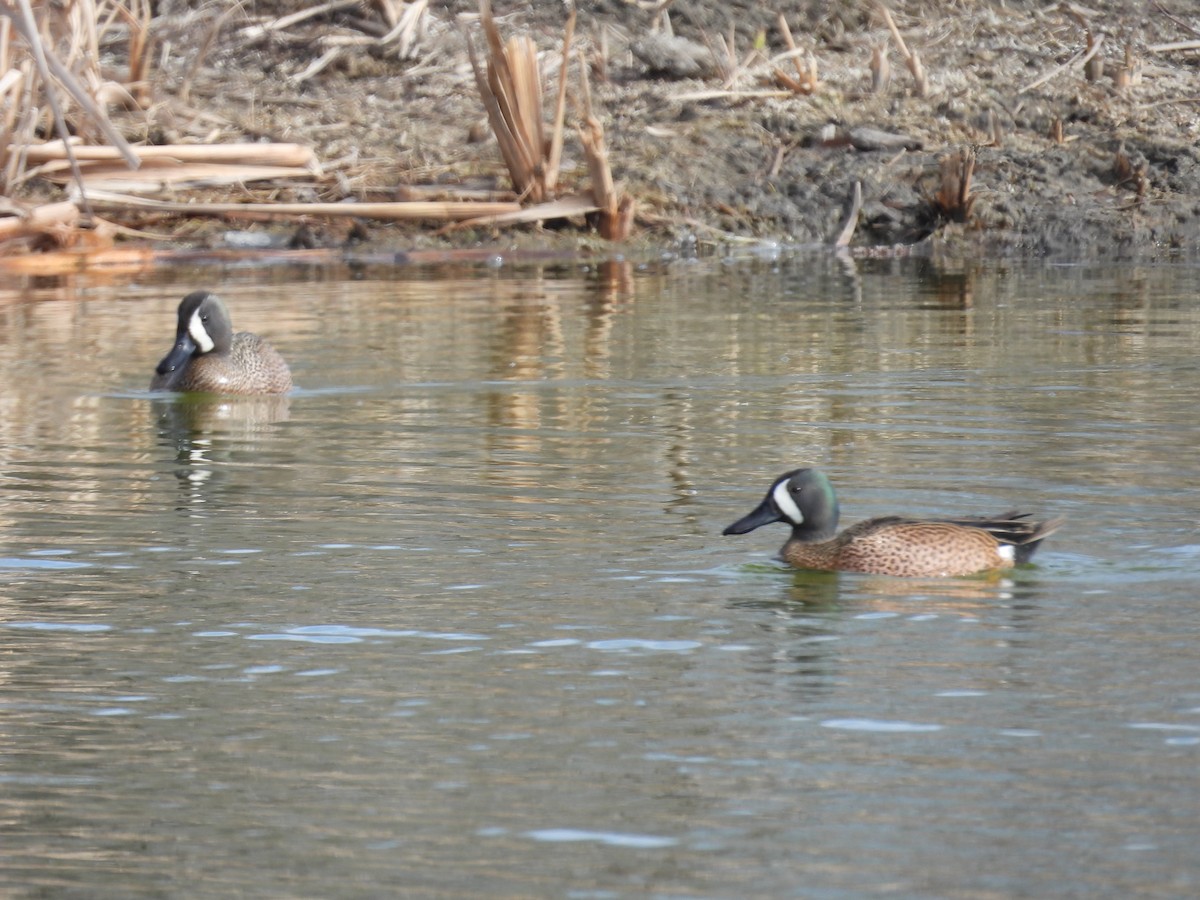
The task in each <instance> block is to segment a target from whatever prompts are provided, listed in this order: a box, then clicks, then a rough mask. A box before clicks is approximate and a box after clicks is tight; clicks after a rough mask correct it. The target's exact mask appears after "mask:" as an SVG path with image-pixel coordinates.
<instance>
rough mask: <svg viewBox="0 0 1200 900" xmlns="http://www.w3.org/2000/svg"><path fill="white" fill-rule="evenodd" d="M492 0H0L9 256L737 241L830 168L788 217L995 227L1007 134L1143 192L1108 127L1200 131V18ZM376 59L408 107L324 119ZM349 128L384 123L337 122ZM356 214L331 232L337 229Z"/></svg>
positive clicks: (1157, 8)
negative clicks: (520, 240)
mask: <svg viewBox="0 0 1200 900" xmlns="http://www.w3.org/2000/svg"><path fill="white" fill-rule="evenodd" d="M475 2H476V0H449V2H447V3H445V4H430V3H429V2H428V0H326V2H314V3H300V4H296V3H287V2H284V0H278V2H272V0H259V2H257V3H255V4H251V5H246V4H242V3H238V2H234V0H211V2H208V3H204V4H196V3H181V2H176V3H172V2H168V0H163V2H160V3H159V4H158V5H157V6H152V4H151V2H150V0H61V2H59V3H55V4H40V5H36V6H35V5H34V4H33V2H32V0H0V129H2V134H0V188H2V189H3V196H4V198H5V200H6V201H7V211H8V218H7V220H3V221H0V226H2V227H0V240H7V241H8V243H7V244H6V245H5V247H4V248H0V252H3V251H4V250H7V251H9V252H11V251H14V250H18V249H20V248H21V247H29V246H38V247H42V246H45V245H46V244H47V243H50V244H60V245H71V244H73V243H78V244H80V245H83V246H94V245H96V244H97V243H103V242H104V241H109V240H112V239H113V237H114V236H116V235H118V234H120V233H121V229H122V228H130V229H138V230H140V231H142V232H146V231H152V232H156V233H158V234H160V235H164V236H166V235H177V234H179V233H180V232H181V231H188V230H189V229H190V228H191V225H190V224H189V223H190V222H191V221H192V220H195V219H196V218H197V217H201V216H205V217H211V218H213V219H216V220H220V221H236V222H247V221H249V222H259V221H275V222H280V221H282V222H286V223H294V224H296V225H299V224H307V225H319V223H343V222H344V223H349V222H351V221H352V220H365V221H372V220H374V221H402V220H408V221H414V222H421V223H428V225H429V227H426V228H424V229H423V233H424V234H430V235H433V234H446V233H450V232H454V231H457V230H461V229H467V228H470V229H472V232H471V233H472V234H482V235H485V236H486V235H495V234H498V233H499V229H502V228H504V227H506V226H509V225H513V224H519V223H541V222H547V221H550V220H553V219H560V220H566V222H567V223H568V231H572V232H575V233H583V232H586V230H587V229H585V228H584V223H585V222H586V223H587V224H588V225H589V226H590V227H591V228H592V229H594V230H595V231H596V232H597V233H599V234H600V235H602V236H603V237H605V238H609V239H614V240H623V239H625V238H626V237H628V236H629V235H630V233H631V231H632V230H633V226H634V222H635V220H638V221H639V222H640V224H642V225H643V226H645V225H650V226H652V227H656V228H660V229H662V228H667V229H670V228H687V229H697V230H702V231H706V232H708V233H711V234H713V235H715V236H716V239H721V240H727V239H731V238H736V237H737V236H738V234H737V232H743V233H745V234H750V235H753V234H759V233H763V232H765V231H767V230H768V229H770V228H772V227H777V226H775V225H774V224H773V222H774V220H772V219H770V218H769V216H770V215H771V214H772V213H773V212H774V211H775V210H777V209H779V208H780V207H781V205H782V204H783V203H784V202H785V201H784V200H781V199H779V198H784V197H786V198H787V200H786V202H791V201H792V198H796V197H800V198H804V197H806V196H808V195H806V194H805V192H804V191H803V190H801V189H800V187H802V186H803V185H804V184H805V183H807V182H812V183H820V181H821V180H822V179H827V178H829V177H831V176H830V174H829V173H834V174H833V175H832V177H834V178H836V179H837V182H836V183H835V184H834V185H832V186H831V187H830V188H829V189H827V190H823V191H822V192H821V193H822V195H823V196H822V197H821V200H822V201H823V202H826V203H827V204H828V207H827V208H819V207H815V206H814V207H809V208H801V207H797V210H798V211H797V212H796V213H795V214H793V215H794V217H795V216H801V215H803V216H809V217H812V218H818V217H822V221H819V222H817V223H815V224H813V225H812V227H811V230H812V231H815V232H820V233H821V234H822V237H821V238H820V239H821V240H823V241H825V242H827V243H831V244H836V245H838V246H846V245H848V244H849V243H850V242H851V240H852V239H853V240H854V241H855V242H856V243H858V242H862V243H867V242H870V241H871V240H878V234H880V232H879V231H878V230H877V229H878V228H879V223H883V224H884V225H886V224H887V223H888V222H890V221H894V222H899V221H900V219H901V218H902V217H903V216H905V215H909V213H908V211H907V210H909V209H916V208H920V209H921V210H923V213H922V214H926V213H929V214H932V217H933V218H934V219H936V220H937V221H939V222H972V221H973V222H975V224H976V225H977V226H978V227H979V228H986V227H987V221H988V219H987V209H988V207H989V205H990V198H991V197H993V196H995V195H996V192H995V190H994V187H995V186H994V185H992V184H991V183H990V182H989V180H988V179H989V177H991V176H992V173H994V172H995V171H996V169H995V167H994V161H995V160H996V159H997V158H1000V156H1001V155H1002V154H1007V155H1011V154H1012V153H1013V152H1014V148H1015V152H1019V153H1025V154H1027V155H1028V156H1029V157H1030V158H1034V157H1036V155H1037V154H1038V153H1039V152H1042V151H1044V150H1047V149H1057V150H1060V151H1062V153H1063V154H1064V159H1066V156H1065V154H1068V153H1075V154H1077V155H1081V154H1084V153H1085V152H1086V153H1090V154H1091V155H1090V157H1087V158H1089V159H1092V160H1099V162H1097V163H1095V164H1090V163H1089V164H1087V165H1090V166H1091V169H1093V170H1095V171H1096V172H1097V173H1098V176H1099V177H1100V178H1101V179H1102V181H1103V184H1104V185H1106V186H1107V188H1108V189H1109V190H1113V189H1120V191H1121V193H1122V194H1123V195H1124V198H1125V200H1124V201H1121V202H1128V197H1129V193H1130V191H1133V192H1134V193H1135V194H1136V197H1137V198H1138V199H1139V200H1141V199H1142V198H1152V197H1156V191H1161V189H1162V188H1161V184H1162V179H1161V178H1160V177H1159V175H1158V173H1157V172H1156V169H1155V165H1156V163H1154V162H1148V161H1147V158H1149V159H1150V160H1156V159H1157V157H1156V156H1155V155H1154V154H1148V153H1143V152H1137V153H1135V152H1134V151H1135V149H1140V143H1139V141H1138V140H1137V139H1136V136H1134V137H1133V138H1132V139H1129V141H1128V146H1129V148H1130V149H1129V151H1128V152H1127V151H1126V150H1125V148H1124V146H1122V148H1121V149H1119V150H1116V151H1114V147H1116V145H1117V141H1116V140H1113V137H1112V136H1113V135H1115V134H1116V133H1117V129H1118V128H1124V123H1125V122H1130V123H1134V122H1136V123H1137V124H1139V125H1143V124H1144V123H1145V122H1146V121H1147V119H1148V117H1149V111H1150V110H1155V111H1157V112H1156V114H1158V115H1164V116H1165V115H1166V111H1167V110H1168V109H1171V108H1174V107H1176V106H1178V107H1181V109H1180V112H1179V113H1178V115H1177V116H1175V119H1174V120H1175V121H1176V122H1177V123H1183V126H1182V127H1183V129H1184V132H1183V133H1182V134H1181V135H1180V138H1181V139H1182V140H1185V141H1186V140H1187V138H1186V134H1188V133H1190V132H1187V131H1186V129H1187V128H1189V127H1190V128H1192V129H1193V130H1194V125H1192V126H1188V125H1187V122H1189V121H1192V120H1190V119H1189V113H1188V111H1187V109H1186V107H1187V106H1188V105H1189V104H1194V103H1195V100H1194V98H1193V97H1191V96H1190V95H1189V94H1187V93H1186V92H1183V91H1176V92H1175V94H1174V95H1172V94H1170V93H1164V92H1163V91H1162V90H1161V89H1158V86H1159V85H1163V84H1166V83H1168V81H1167V78H1168V76H1169V77H1171V78H1174V77H1176V73H1181V74H1184V75H1186V74H1188V73H1189V72H1190V71H1192V70H1194V68H1195V63H1194V61H1195V58H1196V53H1197V51H1198V50H1200V41H1197V40H1196V38H1197V37H1198V36H1200V19H1196V17H1195V16H1193V15H1190V14H1186V12H1185V13H1183V14H1178V15H1176V14H1173V13H1171V12H1169V11H1168V10H1167V9H1166V8H1165V7H1163V6H1162V5H1159V4H1155V5H1154V9H1153V10H1151V11H1149V12H1147V13H1146V14H1145V17H1144V18H1143V19H1142V20H1139V21H1141V23H1142V25H1141V26H1140V27H1142V28H1143V29H1145V30H1144V31H1139V30H1137V29H1135V28H1131V27H1128V25H1122V26H1120V27H1118V26H1117V25H1116V24H1115V20H1114V18H1113V16H1112V15H1111V10H1107V11H1106V10H1105V8H1103V4H1101V6H1102V8H1101V9H1100V10H1099V11H1097V10H1094V9H1092V8H1090V7H1088V6H1083V5H1079V4H1075V3H1071V2H1063V3H1060V4H1059V5H1058V6H1055V7H1045V8H1038V9H1030V10H1025V9H1024V8H1022V9H1021V10H1019V11H1014V10H1012V9H1010V8H1008V7H1007V6H1004V5H996V4H988V3H985V2H984V0H947V2H945V3H934V2H932V0H888V2H887V3H886V4H885V3H884V2H881V0H850V2H848V3H846V4H842V5H839V6H838V7H837V10H836V13H830V14H829V15H827V16H824V17H821V16H818V15H816V14H815V13H814V12H813V10H814V9H815V6H813V9H800V8H796V7H787V8H786V12H787V15H786V16H785V15H784V13H783V12H782V11H780V10H775V11H772V12H770V13H769V15H763V16H762V17H761V21H758V20H756V21H755V23H754V24H753V25H751V24H750V22H749V21H748V18H749V17H748V15H747V17H746V18H747V21H743V19H742V18H741V14H742V13H743V12H746V13H748V11H749V10H750V7H749V6H746V5H743V4H736V3H735V4H734V5H733V6H732V7H730V8H729V9H732V10H735V11H734V12H723V10H724V9H725V7H723V6H722V5H721V4H717V3H715V2H714V3H709V4H705V3H702V2H696V3H693V4H690V5H688V6H685V5H683V4H672V3H671V2H669V0H668V2H655V3H649V2H646V3H643V4H635V3H630V4H627V7H628V8H627V9H624V8H623V9H622V10H621V11H620V13H619V15H618V14H616V13H609V14H608V15H607V17H606V18H601V17H600V16H599V14H598V13H597V12H596V11H595V10H592V9H590V8H589V9H586V10H585V11H584V12H582V13H581V18H580V19H579V20H577V19H576V16H575V14H574V12H573V11H569V12H568V11H564V10H563V8H562V7H559V6H557V5H555V6H554V8H553V12H552V11H551V10H550V9H549V7H547V8H539V9H536V10H534V9H523V10H522V12H521V13H520V14H517V15H514V14H513V13H511V12H510V13H509V14H508V15H507V16H506V15H503V14H499V15H497V14H495V13H493V10H492V7H491V3H490V2H488V0H484V2H482V3H480V4H479V6H478V8H476V7H475V6H474V3H475ZM164 9H168V10H170V11H171V12H170V13H169V14H157V15H156V14H155V13H154V10H164ZM697 10H700V11H705V10H707V11H708V12H709V13H711V15H710V16H709V17H708V18H707V19H705V20H704V23H705V24H704V27H700V28H697V27H696V20H695V18H694V16H695V13H696V11H697ZM754 11H755V13H756V14H757V13H761V12H762V10H761V8H759V7H755V9H754ZM256 13H257V14H256ZM935 13H936V14H935ZM587 15H591V16H593V18H592V19H588V18H586V16H587ZM722 16H724V18H722ZM531 17H534V18H536V20H537V23H538V27H537V28H534V29H532V30H531V32H532V33H524V32H523V29H522V28H521V27H519V26H520V25H521V24H525V23H526V22H527V21H528V19H529V18H531ZM673 17H674V19H675V21H676V22H687V29H686V30H687V31H688V34H689V36H686V37H685V36H684V35H683V34H679V33H676V28H675V26H674V25H673V24H672V18H673ZM1146 23H1152V24H1153V25H1154V30H1153V31H1151V30H1149V28H1148V27H1147V25H1146ZM679 30H680V31H684V30H685V29H684V28H683V27H680V28H679ZM1180 32H1182V35H1183V37H1185V38H1186V39H1185V40H1168V39H1167V38H1169V37H1172V36H1178V35H1179V33H1180ZM1020 48H1023V49H1020ZM889 56H891V60H890V61H889ZM963 60H966V61H967V62H966V63H964V62H963ZM1168 63H1170V65H1168ZM267 66H269V67H270V71H269V75H268V74H267V72H266V67H267ZM239 67H244V68H245V72H240V71H239ZM258 69H263V79H262V80H261V81H257V80H255V78H254V77H253V76H254V74H255V72H256V71H257V70H258ZM1031 69H1032V71H1030V70H1031ZM230 73H234V75H236V76H237V77H235V78H233V80H231V76H230ZM1165 73H1166V74H1165ZM983 75H986V76H987V78H988V79H990V80H989V81H987V82H984V81H982V80H981V78H982V77H983ZM359 78H362V79H363V80H364V81H369V82H370V84H371V85H372V86H371V87H370V88H365V87H364V88H362V89H361V92H362V93H370V92H371V91H380V90H381V86H383V85H389V86H388V87H387V88H386V90H387V91H388V92H390V94H391V95H393V96H392V97H391V99H390V100H389V103H390V104H391V105H390V106H388V107H386V110H387V111H388V112H387V113H386V114H387V115H391V116H393V118H391V119H384V120H382V121H381V122H379V123H376V121H375V111H374V109H373V108H372V107H371V106H370V105H369V104H366V103H359V104H357V105H356V106H354V107H353V109H346V110H338V109H337V108H336V101H335V105H334V108H333V110H332V114H330V112H329V102H330V101H329V100H328V98H327V97H328V94H329V93H330V91H329V90H328V89H329V88H330V86H331V85H332V84H336V83H337V82H339V81H340V82H343V83H345V85H346V86H345V87H344V88H343V89H344V90H347V91H355V90H359V89H358V88H357V87H356V85H355V80H356V79H359ZM685 79H686V81H685V82H684V83H680V82H681V81H683V80H685ZM1176 83H1181V82H1176ZM390 85H398V86H397V87H391V86H390ZM468 86H469V91H470V95H469V96H467V95H466V94H465V92H464V90H463V88H464V87H468ZM435 89H440V90H441V91H443V94H442V95H440V96H438V95H437V94H436V93H435ZM381 93H382V91H381ZM408 94H413V95H416V96H418V97H425V98H428V97H433V98H434V99H433V100H432V101H427V105H425V106H414V107H413V110H414V113H415V114H416V115H423V116H425V117H426V118H428V117H429V116H430V115H433V116H435V117H437V116H444V117H445V118H446V119H447V120H448V121H446V122H441V121H439V122H429V121H423V120H421V119H420V118H415V117H414V118H408V117H407V107H406V106H404V105H403V103H402V98H405V97H406V96H407V95H408ZM984 95H986V97H987V98H988V99H987V101H986V103H985V102H984V101H983V100H981V99H979V98H980V97H983V96H984ZM356 99H358V98H356ZM430 104H432V105H430ZM443 104H444V105H445V110H446V111H445V112H444V113H443V112H442V111H441V110H442V105H443ZM381 108H382V107H381ZM396 109H400V110H402V114H401V115H400V116H396V114H395V112H394V110H396ZM431 109H432V110H433V112H432V113H431V112H430V110H431ZM451 119H453V121H450V120H451ZM360 126H361V127H364V128H371V129H372V134H373V135H382V136H383V137H382V138H379V137H374V138H372V139H371V140H369V141H367V140H360V139H358V138H357V137H356V138H355V139H354V140H343V139H342V135H343V134H347V133H352V132H355V130H356V129H358V128H359V127H360ZM1131 127H1132V126H1131ZM1177 130H1178V129H1177ZM468 133H471V134H473V135H474V138H473V140H477V141H478V142H477V143H467V140H466V137H465V136H466V135H467V134H468ZM1089 134H1090V135H1091V137H1088V135H1089ZM1106 134H1107V135H1108V137H1107V138H1103V136H1104V135H1106ZM1130 134H1131V132H1130V131H1129V130H1128V129H1125V130H1123V131H1121V133H1120V136H1121V137H1122V138H1126V139H1128V138H1129V135H1130ZM1098 135H1099V136H1101V137H1100V138H1098V137H1097V136H1098ZM493 139H494V144H493V143H492V140H493ZM1098 139H1105V140H1107V143H1105V144H1098V143H1097V141H1098ZM1089 141H1090V146H1088V147H1087V148H1086V149H1084V147H1083V145H1084V144H1086V143H1088V142H1089ZM756 142H760V143H756ZM963 146H969V147H970V148H971V149H969V150H961V151H960V150H958V149H956V148H959V147H963ZM756 152H757V153H758V154H759V155H760V157H761V158H760V159H759V160H758V161H757V162H752V161H748V160H747V158H746V157H747V156H752V155H753V154H754V153H756ZM738 154H740V156H739V155H738ZM1109 160H1115V162H1113V163H1111V165H1110V164H1109V162H1108V161H1109ZM1128 160H1136V162H1133V163H1128V164H1127V161H1128ZM802 161H803V164H802ZM501 163H502V164H503V167H504V169H503V171H506V172H507V175H508V181H510V182H511V189H509V185H508V184H507V183H506V182H505V181H504V180H503V179H502V178H500V179H499V180H498V177H497V176H498V175H499V173H500V172H501V169H500V164H501ZM1064 165H1069V163H1064ZM1085 168H1086V165H1085ZM614 172H615V174H614ZM738 177H744V178H745V179H746V180H745V181H744V182H738V181H736V179H737V178H738ZM980 182H981V183H982V184H983V185H984V186H985V189H984V190H982V191H981V190H980V187H979V183H980ZM792 185H796V186H798V187H793V186H792ZM856 186H857V187H856ZM739 191H741V192H742V193H741V194H740V195H739V193H738V192H739ZM906 192H907V193H906ZM847 194H850V195H851V196H852V198H853V199H852V202H851V203H850V205H849V207H848V209H849V210H850V211H851V213H852V214H851V215H850V216H848V217H846V218H843V217H844V216H845V214H846V210H845V209H843V208H842V202H841V200H838V199H835V198H839V197H844V196H846V195H847ZM1098 194H1099V192H1098V191H1096V190H1091V191H1090V193H1089V192H1088V191H1087V190H1081V191H1078V192H1076V195H1075V196H1077V197H1095V196H1098ZM914 195H915V199H908V200H906V199H904V198H905V197H908V198H913V197H914ZM635 196H637V198H638V201H639V202H637V203H635V202H634V197H635ZM981 199H982V201H983V202H979V201H980V200H981ZM1159 199H1161V198H1159ZM797 202H799V201H797ZM807 202H810V203H816V202H817V201H816V200H811V199H810V200H808V201H807ZM1059 205H1060V206H1062V204H1059ZM1146 208H1147V209H1149V208H1150V205H1147V206H1146ZM981 210H982V212H981ZM764 212H765V214H766V216H767V217H766V218H764V217H763V215H764ZM101 216H103V217H104V218H103V219H102V218H101ZM105 220H107V222H106V221H105ZM802 226H803V227H808V223H807V222H805V223H802ZM872 228H875V229H876V230H875V231H873V230H872ZM351 231H352V229H351V228H350V227H349V225H348V224H347V225H346V226H342V225H339V224H329V232H328V233H329V235H330V237H328V238H327V240H329V241H330V242H335V241H338V240H342V239H345V238H346V237H347V236H348V235H349V234H350V233H351ZM884 233H885V234H891V233H896V234H899V233H901V230H900V229H899V227H897V228H896V229H894V231H893V232H884ZM904 233H905V234H912V233H913V231H912V230H911V229H910V230H909V231H908V232H904ZM917 236H918V237H919V236H920V235H919V234H918V235H917ZM14 238H22V239H23V241H21V242H14V240H13V239H14Z"/></svg>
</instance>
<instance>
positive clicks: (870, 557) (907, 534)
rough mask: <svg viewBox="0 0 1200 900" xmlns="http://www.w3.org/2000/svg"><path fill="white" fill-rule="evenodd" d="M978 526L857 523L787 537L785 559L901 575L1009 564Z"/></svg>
mask: <svg viewBox="0 0 1200 900" xmlns="http://www.w3.org/2000/svg"><path fill="white" fill-rule="evenodd" d="M999 547H1000V543H999V542H998V541H997V540H996V539H995V538H994V537H992V536H991V535H990V534H988V533H987V532H986V531H984V530H983V529H981V528H967V527H964V526H962V525H954V524H950V523H946V522H899V523H894V524H881V523H879V522H877V521H867V522H860V523H859V524H858V525H855V526H853V527H851V528H847V529H846V530H845V531H843V532H842V533H841V534H839V535H838V536H837V537H835V538H834V539H833V540H829V541H824V542H821V543H816V544H811V543H803V542H801V541H788V542H787V543H786V544H784V546H783V551H782V553H781V555H782V556H783V559H784V560H785V561H786V562H788V563H790V564H791V565H793V566H796V567H797V568H802V569H824V570H828V571H842V572H869V573H872V574H875V575H897V576H901V577H905V578H913V577H926V576H944V575H951V576H953V575H973V574H975V573H976V572H984V571H987V570H989V569H999V568H1005V567H1008V566H1010V565H1011V562H1009V561H1008V560H1007V559H1005V558H1004V557H1003V556H1001V555H1000V552H999Z"/></svg>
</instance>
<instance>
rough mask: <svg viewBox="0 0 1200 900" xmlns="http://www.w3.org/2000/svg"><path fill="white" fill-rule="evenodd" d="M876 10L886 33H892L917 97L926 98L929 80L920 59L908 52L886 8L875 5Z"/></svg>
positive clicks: (912, 52) (880, 4)
mask: <svg viewBox="0 0 1200 900" xmlns="http://www.w3.org/2000/svg"><path fill="white" fill-rule="evenodd" d="M876 8H877V9H878V10H879V14H880V15H882V16H883V20H884V22H886V23H887V27H888V31H890V32H891V33H892V40H894V41H895V42H896V49H898V50H899V51H900V56H901V57H902V58H903V59H904V65H905V66H907V67H908V71H909V74H911V75H912V78H913V83H914V85H915V89H916V93H917V96H918V97H924V96H926V95H927V94H928V93H929V79H928V78H926V77H925V68H924V66H922V65H921V59H920V57H918V56H917V54H916V53H915V52H914V51H911V50H909V49H908V44H906V43H904V38H903V37H901V36H900V29H899V28H897V27H896V22H895V20H894V19H893V18H892V14H891V12H890V11H889V10H888V8H887V7H886V6H884V5H883V4H882V3H877V4H876Z"/></svg>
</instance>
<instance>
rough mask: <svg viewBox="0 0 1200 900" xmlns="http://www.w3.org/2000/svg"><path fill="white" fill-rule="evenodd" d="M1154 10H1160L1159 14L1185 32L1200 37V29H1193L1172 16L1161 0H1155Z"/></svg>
mask: <svg viewBox="0 0 1200 900" xmlns="http://www.w3.org/2000/svg"><path fill="white" fill-rule="evenodd" d="M1154 8H1155V9H1156V10H1158V11H1159V13H1161V14H1162V15H1164V16H1166V17H1167V19H1169V20H1170V21H1171V22H1174V23H1175V24H1176V25H1177V26H1179V27H1180V28H1182V29H1183V30H1184V31H1186V32H1188V33H1189V34H1194V35H1196V36H1197V37H1200V29H1198V28H1193V27H1192V26H1191V25H1189V24H1188V23H1187V22H1184V21H1183V20H1182V19H1178V18H1176V17H1175V16H1173V15H1171V13H1170V11H1169V10H1167V9H1166V8H1165V7H1164V6H1163V5H1162V4H1161V3H1160V2H1159V0H1154ZM1147 49H1151V48H1147Z"/></svg>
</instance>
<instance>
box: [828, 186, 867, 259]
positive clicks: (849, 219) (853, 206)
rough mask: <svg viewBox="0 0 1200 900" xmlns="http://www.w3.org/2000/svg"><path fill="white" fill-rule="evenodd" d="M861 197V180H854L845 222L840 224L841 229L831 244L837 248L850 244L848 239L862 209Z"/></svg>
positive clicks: (850, 238)
mask: <svg viewBox="0 0 1200 900" xmlns="http://www.w3.org/2000/svg"><path fill="white" fill-rule="evenodd" d="M862 199H863V198H862V182H861V181H856V182H854V190H853V191H852V192H851V194H850V208H849V209H848V210H846V222H845V224H843V225H842V230H841V231H840V232H838V236H837V238H836V239H835V240H834V242H833V246H835V247H838V248H842V247H849V246H850V241H851V240H852V239H853V238H854V230H855V229H856V228H857V227H858V214H859V213H860V212H861V211H862Z"/></svg>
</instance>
